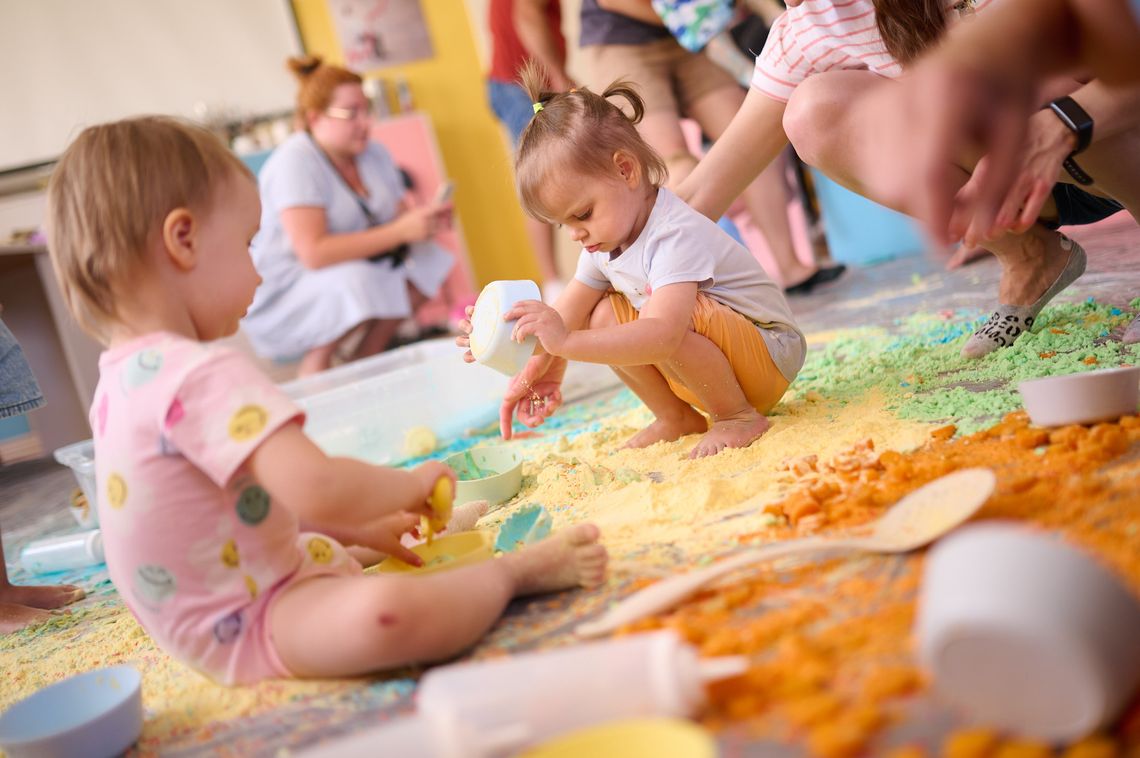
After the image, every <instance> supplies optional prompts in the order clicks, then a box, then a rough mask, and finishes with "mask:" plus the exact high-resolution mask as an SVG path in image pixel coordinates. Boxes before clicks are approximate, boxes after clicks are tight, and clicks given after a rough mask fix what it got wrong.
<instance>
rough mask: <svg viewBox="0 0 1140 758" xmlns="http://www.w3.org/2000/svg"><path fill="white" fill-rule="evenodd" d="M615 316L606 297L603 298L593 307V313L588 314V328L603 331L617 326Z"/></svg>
mask: <svg viewBox="0 0 1140 758" xmlns="http://www.w3.org/2000/svg"><path fill="white" fill-rule="evenodd" d="M617 323H618V319H617V314H615V313H614V307H613V305H612V304H610V299H609V298H608V297H603V298H602V299H601V301H600V302H599V303H598V304H597V305H595V306H594V312H593V313H591V314H590V328H591V329H603V328H605V327H607V326H617Z"/></svg>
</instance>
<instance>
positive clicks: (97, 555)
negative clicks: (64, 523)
mask: <svg viewBox="0 0 1140 758" xmlns="http://www.w3.org/2000/svg"><path fill="white" fill-rule="evenodd" d="M102 562H103V535H102V533H101V532H100V531H99V530H98V529H92V530H91V531H88V532H76V533H75V534H64V535H61V536H59V537H47V538H45V539H42V540H36V541H35V542H29V543H28V544H27V545H25V546H24V549H23V550H22V551H20V563H22V564H23V565H24V568H25V569H26V570H28V571H30V572H31V573H33V574H47V573H50V572H52V571H63V570H65V569H75V568H85V567H87V566H97V565H98V564H100V563H102Z"/></svg>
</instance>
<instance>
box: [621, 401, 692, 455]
mask: <svg viewBox="0 0 1140 758" xmlns="http://www.w3.org/2000/svg"><path fill="white" fill-rule="evenodd" d="M708 428H709V424H708V422H707V421H706V420H705V417H704V416H702V415H701V414H699V413H697V412H696V411H695V410H693V409H692V408H689V413H683V414H681V415H680V416H678V417H677V418H668V419H664V418H658V419H656V420H655V421H654V422H653V423H652V424H650V425H649V426H647V427H645V428H644V429H642V430H641V431H640V432H638V433H637V434H635V435H633V436H632V437H630V438H629V441H628V442H626V443H625V447H632V448H642V447H649V446H650V445H652V444H654V443H657V442H672V441H673V440H678V439H681V438H682V437H684V436H685V435H686V434H700V433H701V432H707V431H708Z"/></svg>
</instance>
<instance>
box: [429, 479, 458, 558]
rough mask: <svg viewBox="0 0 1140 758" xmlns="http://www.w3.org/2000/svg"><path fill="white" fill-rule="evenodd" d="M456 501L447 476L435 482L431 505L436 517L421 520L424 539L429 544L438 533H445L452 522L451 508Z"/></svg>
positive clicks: (430, 500)
mask: <svg viewBox="0 0 1140 758" xmlns="http://www.w3.org/2000/svg"><path fill="white" fill-rule="evenodd" d="M453 501H454V495H453V494H452V491H451V480H450V479H448V478H447V477H446V476H441V477H440V478H439V479H437V480H436V482H435V487H433V488H432V491H431V498H430V499H429V502H430V503H431V510H432V513H434V514H435V515H433V516H431V517H430V518H429V517H427V516H424V517H423V518H422V520H421V523H422V528H423V531H424V539H425V540H426V541H427V544H429V545H430V544H431V541H432V539H433V538H434V537H435V533H436V532H440V531H443V529H444V528H445V527H446V526H447V523H448V522H449V521H451V506H452V502H453Z"/></svg>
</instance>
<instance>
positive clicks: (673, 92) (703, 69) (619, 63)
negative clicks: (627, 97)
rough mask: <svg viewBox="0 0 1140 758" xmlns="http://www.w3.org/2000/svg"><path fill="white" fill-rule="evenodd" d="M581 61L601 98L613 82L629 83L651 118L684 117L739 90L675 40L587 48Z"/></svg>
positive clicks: (715, 67) (702, 57) (713, 66)
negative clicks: (709, 99) (720, 94)
mask: <svg viewBox="0 0 1140 758" xmlns="http://www.w3.org/2000/svg"><path fill="white" fill-rule="evenodd" d="M579 56H580V57H581V59H582V62H583V64H584V65H585V67H586V83H587V84H588V85H589V87H590V89H591V90H593V91H594V92H597V93H601V92H602V91H603V90H605V88H606V87H608V86H610V84H612V83H613V82H614V80H616V79H628V80H629V81H631V82H633V83H634V84H636V85H637V91H638V93H639V94H640V95H641V97H642V99H643V100H645V112H646V113H654V112H656V111H672V112H673V113H677V114H685V113H687V112H688V110H689V108H690V106H692V104H693V103H695V102H696V101H697V100H700V99H701V98H702V97H704V96H705V95H707V94H709V93H710V92H715V91H716V90H718V89H720V88H721V87H735V88H737V89H739V88H740V85H739V84H737V83H736V80H734V79H733V78H732V76H731V75H729V73H728V72H726V71H725V70H724V69H722V68H721V67H720V66H718V65H716V64H715V63H713V62H712V61H711V60H709V58H708V56H707V55H701V54H699V53H691V52H689V51H688V50H686V49H685V48H683V47H681V46H680V45H679V44H677V41H676V40H675V39H673V38H672V37H669V38H667V39H659V40H654V41H652V42H646V43H644V44H641V45H588V46H586V47H583V48H582V49H581V50H580V51H579ZM617 102H618V103H619V104H621V103H622V101H621V100H618V101H617Z"/></svg>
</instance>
